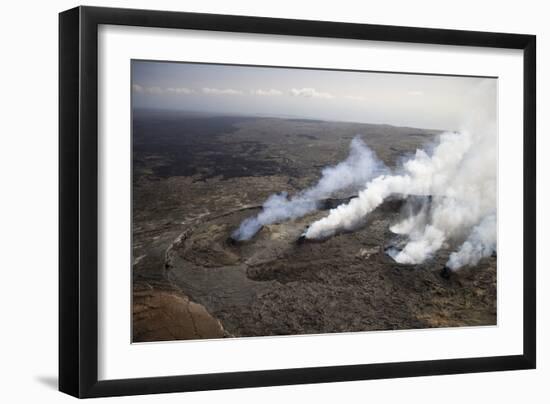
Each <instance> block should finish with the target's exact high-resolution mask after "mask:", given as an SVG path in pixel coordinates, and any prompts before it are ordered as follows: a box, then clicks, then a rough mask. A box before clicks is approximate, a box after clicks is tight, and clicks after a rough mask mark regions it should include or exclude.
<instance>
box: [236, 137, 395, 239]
mask: <svg viewBox="0 0 550 404" xmlns="http://www.w3.org/2000/svg"><path fill="white" fill-rule="evenodd" d="M384 172H387V169H386V167H385V166H384V164H383V163H382V162H381V161H380V160H378V158H377V157H376V154H375V153H374V152H373V151H372V150H371V149H370V148H369V147H368V146H367V145H366V144H365V143H364V142H363V141H362V140H361V138H360V137H359V136H356V137H355V138H353V140H352V141H351V143H350V151H349V155H348V157H347V158H346V159H345V160H344V161H342V162H340V163H338V164H337V165H335V166H332V167H326V168H324V169H323V171H322V173H321V179H320V180H319V181H318V182H317V184H316V185H315V186H313V187H311V188H308V189H306V190H304V191H302V192H300V193H298V194H296V195H294V196H293V197H290V198H289V196H288V194H287V193H286V192H282V193H279V194H273V195H271V196H270V197H269V198H268V199H267V200H266V201H265V202H264V204H263V209H262V211H261V212H260V213H259V214H258V215H257V216H255V217H250V218H248V219H246V220H244V221H243V222H242V223H241V225H240V227H239V228H238V229H237V230H235V231H234V232H233V234H232V237H233V238H234V239H235V240H248V239H250V238H251V237H253V236H254V234H256V233H257V232H258V231H259V230H260V229H261V227H262V226H263V225H267V224H272V223H277V222H281V221H285V220H289V219H296V218H299V217H302V216H304V215H306V214H308V213H310V212H312V211H314V210H316V209H317V207H318V203H319V200H320V199H322V198H327V197H329V196H330V195H331V194H333V193H335V192H337V191H342V190H354V191H356V190H357V189H359V188H361V187H364V185H365V183H366V182H367V181H369V180H370V179H372V178H374V177H375V176H377V175H380V174H382V173H384Z"/></svg>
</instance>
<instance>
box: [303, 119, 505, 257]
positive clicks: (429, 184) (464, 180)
mask: <svg viewBox="0 0 550 404" xmlns="http://www.w3.org/2000/svg"><path fill="white" fill-rule="evenodd" d="M391 195H400V196H402V197H406V196H408V195H432V201H431V203H430V209H429V214H428V213H427V212H426V211H423V210H421V211H420V212H419V213H418V214H417V215H415V216H412V217H407V218H406V219H405V220H403V221H402V222H401V223H398V224H396V225H394V226H392V228H391V230H393V231H395V232H396V233H399V234H405V235H407V236H408V237H409V241H408V243H407V244H406V245H405V247H404V248H403V249H402V250H401V251H396V250H394V251H393V252H392V256H393V258H394V259H395V260H396V261H397V262H400V263H406V264H418V263H421V262H423V261H425V260H426V259H427V258H429V257H431V256H432V255H433V254H434V253H435V252H436V251H437V250H439V249H440V248H441V247H442V246H443V245H444V243H445V242H446V241H448V240H459V239H461V238H462V240H464V239H465V238H466V237H468V235H470V237H471V240H470V243H469V244H465V245H464V246H463V252H462V253H460V254H459V253H458V252H457V254H458V255H456V256H455V258H454V259H453V261H452V265H454V266H455V268H458V267H459V265H460V264H461V263H462V264H465V263H468V262H475V260H476V259H477V258H476V257H477V256H478V255H479V254H482V255H483V254H486V253H487V251H488V250H489V249H490V243H489V247H487V248H485V247H480V245H479V243H481V242H482V241H483V240H485V238H482V237H480V236H479V235H478V233H479V231H480V230H473V229H474V228H475V229H478V227H479V226H481V227H482V228H483V229H486V232H490V230H489V229H490V227H489V226H488V225H486V224H485V220H489V219H487V218H488V217H491V215H494V212H495V211H496V130H495V129H494V126H492V125H488V124H485V125H478V127H477V129H476V130H475V131H470V130H464V131H461V132H460V133H454V132H452V133H451V132H449V133H444V134H442V135H441V136H440V138H439V143H438V144H437V145H436V146H435V148H434V149H433V151H432V153H431V154H430V155H428V154H427V153H426V152H425V151H423V150H417V152H416V155H415V156H414V157H413V158H411V159H409V160H408V161H406V162H405V163H404V165H403V170H402V172H401V173H400V174H399V175H383V176H380V177H377V178H375V179H373V180H372V181H371V182H369V183H368V184H367V186H366V188H365V189H364V190H363V191H361V192H360V193H359V197H358V198H356V199H354V200H352V201H350V202H349V203H348V204H347V205H340V206H338V207H337V208H336V209H333V210H331V211H330V213H329V215H328V216H327V217H325V218H323V219H320V220H318V221H317V222H314V223H313V224H312V225H311V226H310V227H309V228H308V230H307V231H306V233H305V236H306V237H307V238H310V239H311V238H325V237H329V236H332V235H333V234H335V233H336V232H338V231H341V230H351V229H354V228H356V227H357V226H359V225H360V224H361V223H363V222H364V219H365V217H366V216H367V215H368V214H369V213H371V212H372V211H373V210H374V209H375V208H376V207H378V206H379V205H380V204H381V203H382V202H383V201H384V200H385V199H386V198H388V197H389V196H391ZM489 222H490V220H489ZM493 233H494V236H493V237H494V238H496V231H493ZM483 234H484V235H485V233H483ZM476 243H478V244H476ZM483 245H484V244H483ZM479 251H481V253H479ZM468 252H471V254H472V259H471V260H468V259H461V260H460V259H458V257H462V256H463V255H464V256H467V255H468ZM476 254H477V255H476ZM489 254H490V253H489Z"/></svg>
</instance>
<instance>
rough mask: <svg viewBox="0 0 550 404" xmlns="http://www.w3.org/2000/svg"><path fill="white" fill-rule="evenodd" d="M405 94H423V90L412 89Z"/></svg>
mask: <svg viewBox="0 0 550 404" xmlns="http://www.w3.org/2000/svg"><path fill="white" fill-rule="evenodd" d="M407 94H409V95H424V92H423V91H419V90H413V91H409V92H408V93H407Z"/></svg>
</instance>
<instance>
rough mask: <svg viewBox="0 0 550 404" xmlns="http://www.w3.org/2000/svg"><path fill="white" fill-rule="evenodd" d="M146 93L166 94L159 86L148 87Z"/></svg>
mask: <svg viewBox="0 0 550 404" xmlns="http://www.w3.org/2000/svg"><path fill="white" fill-rule="evenodd" d="M145 91H146V92H147V93H149V94H162V93H163V92H164V91H163V89H162V88H160V87H157V86H154V87H147V88H146V89H145Z"/></svg>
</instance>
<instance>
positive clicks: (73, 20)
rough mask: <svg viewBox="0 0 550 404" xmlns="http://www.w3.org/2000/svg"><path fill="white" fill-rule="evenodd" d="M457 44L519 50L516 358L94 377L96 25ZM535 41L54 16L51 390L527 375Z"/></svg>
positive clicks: (295, 23) (434, 32) (530, 365)
mask: <svg viewBox="0 0 550 404" xmlns="http://www.w3.org/2000/svg"><path fill="white" fill-rule="evenodd" d="M100 24H113V25H126V26H141V27H159V28H181V29H195V30H207V31H227V32H243V33H260V34H277V35H291V36H308V37H319V38H344V39H358V40H371V41H372V40H377V41H390V42H405V43H426V44H440V45H449V46H453V45H463V46H476V47H487V48H510V49H520V50H523V60H524V65H523V66H524V77H523V83H524V88H523V119H524V124H523V125H524V126H523V142H524V156H523V181H524V189H523V204H524V210H523V220H524V229H523V232H524V233H523V251H524V258H523V354H521V355H513V356H496V357H483V358H467V359H445V360H429V361H416V362H400V363H380V364H364V365H350V366H333V367H314V368H296V369H284V370H263V371H252V372H235V373H217V374H194V375H182V376H170V377H150V378H139V379H123V380H106V381H99V380H98V376H97V374H98V323H97V319H98V279H97V275H98V269H97V265H98V139H97V131H98V121H97V120H98V87H97V86H98V66H97V61H98V55H97V52H98V26H99V25H100ZM535 60H536V37H535V36H534V35H519V34H505V33H490V32H472V31H458V30H443V29H425V28H410V27H397V26H382V25H366V24H351V23H340V22H324V21H308V20H289V19H279V18H260V17H245V16H230V15H214V14H197V13H183V12H166V11H149V10H130V9H112V8H96V7H77V8H73V9H71V10H67V11H64V12H62V13H60V15H59V218H60V219H59V389H60V390H61V391H63V392H65V393H68V394H70V395H73V396H76V397H81V398H84V397H102V396H120V395H134V394H150V393H168V392H183V391H197V390H211V389H212V390H213V389H227V388H243V387H260V386H274V385H291V384H301V383H324V382H336V381H351V380H364V379H382V378H396V377H411V376H427V375H442V374H459V373H470V372H489V371H501V370H514V369H534V368H535V366H536V258H535V257H536V240H535V238H536V230H535V228H536V227H535V226H536V217H535V215H536V213H535V211H536V209H535V208H536V206H535V205H536V201H535V196H536V169H535V166H536V162H535V154H536V153H535V147H536V139H535V121H536V108H535V103H536V62H535Z"/></svg>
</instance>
